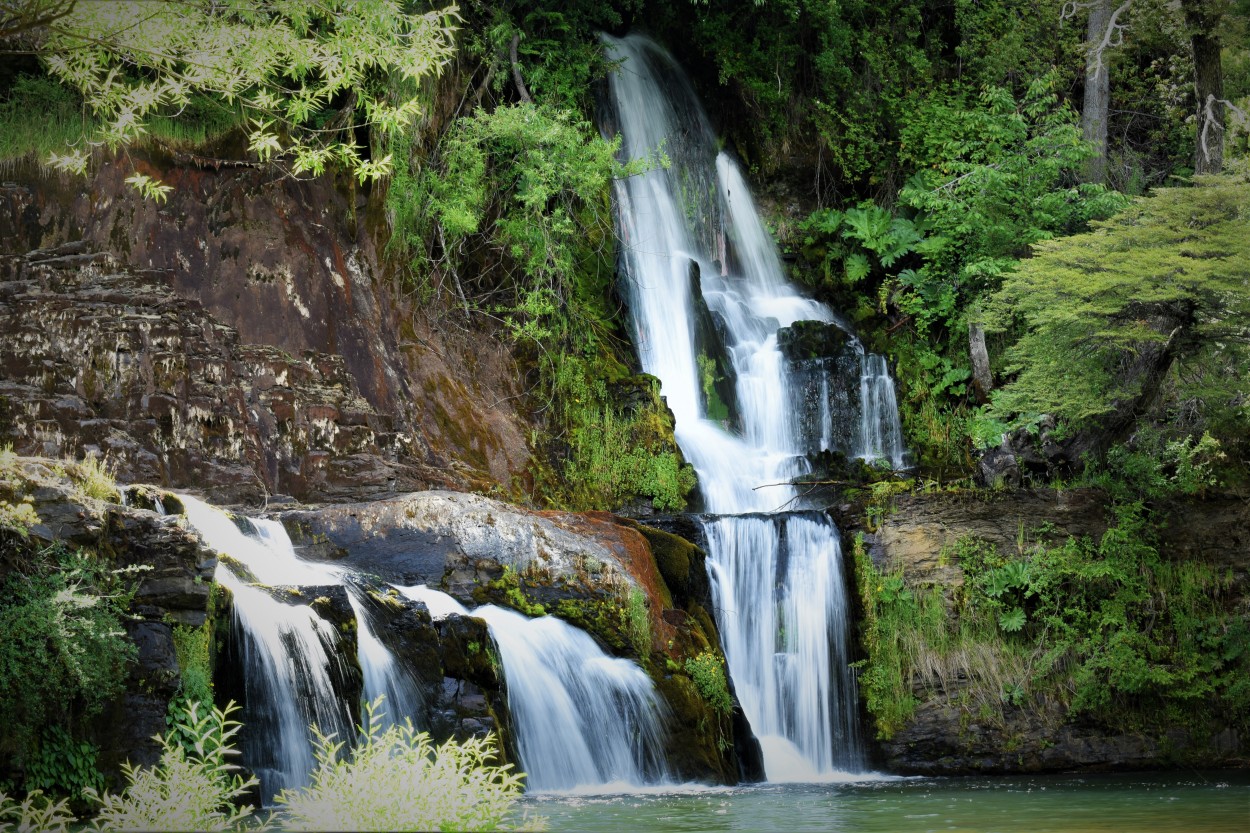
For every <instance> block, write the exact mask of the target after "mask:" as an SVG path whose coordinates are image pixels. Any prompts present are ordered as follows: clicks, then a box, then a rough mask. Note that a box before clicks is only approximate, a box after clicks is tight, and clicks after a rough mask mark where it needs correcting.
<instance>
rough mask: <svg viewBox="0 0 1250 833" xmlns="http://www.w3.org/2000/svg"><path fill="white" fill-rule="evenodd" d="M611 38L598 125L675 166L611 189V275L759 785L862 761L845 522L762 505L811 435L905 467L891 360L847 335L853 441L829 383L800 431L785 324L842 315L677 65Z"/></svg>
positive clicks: (632, 42)
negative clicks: (683, 475) (782, 253)
mask: <svg viewBox="0 0 1250 833" xmlns="http://www.w3.org/2000/svg"><path fill="white" fill-rule="evenodd" d="M604 41H605V43H606V45H607V50H608V53H609V57H610V58H611V59H612V60H614V61H621V62H622V63H621V65H620V68H619V69H618V70H617V71H615V72H614V73H613V74H612V75H611V77H610V79H609V106H608V108H606V115H605V117H604V119H603V123H604V131H605V133H613V132H619V133H620V134H621V135H622V136H623V143H622V147H623V154H624V155H625V156H626V157H629V158H634V157H640V156H644V155H646V154H647V153H648V152H650V151H652V150H654V149H655V148H657V147H663V148H664V149H665V152H666V153H667V154H668V155H669V157H670V159H671V161H672V165H671V167H669V168H668V169H666V170H665V169H655V170H652V171H649V172H648V173H646V174H643V175H639V176H633V177H629V178H626V179H622V180H619V181H618V182H617V183H616V186H615V198H616V207H617V215H618V228H619V235H620V239H621V243H622V252H621V268H622V271H623V273H624V275H625V279H626V294H627V299H628V303H629V308H630V315H631V321H632V324H633V329H634V336H635V342H636V345H637V347H638V353H639V356H640V359H641V362H642V367H643V370H644V371H646V372H647V373H650V374H652V375H655V376H657V377H659V378H660V380H661V383H662V393H663V395H664V396H665V398H666V400H667V402H668V405H669V407H670V408H671V409H672V411H673V413H674V416H675V417H676V436H677V441H678V444H679V445H680V446H681V449H682V451H683V453H684V454H685V456H686V458H687V459H688V460H689V461H690V462H691V463H692V464H693V465H694V467H695V469H696V471H697V472H698V475H699V487H700V490H701V493H702V497H703V504H704V509H705V511H707V512H708V513H711V517H709V518H708V519H707V520H706V521H705V524H704V526H705V532H706V534H707V545H708V555H709V560H708V572H709V574H710V577H711V580H712V585H713V594H714V596H715V603H716V606H717V610H716V616H717V622H718V625H719V626H720V629H721V634H722V640H723V642H724V647H725V655H726V658H727V660H728V663H729V670H730V674H731V676H732V679H733V683H734V686H735V689H736V691H737V695H738V697H739V700H740V701H741V703H742V706H743V710H744V712H745V713H746V716H747V718H748V720H749V721H750V723H751V726H752V728H753V730H754V731H755V733H756V735H757V736H758V737H759V739H760V742H761V746H762V747H763V750H764V766H765V770H766V773H767V776H768V778H769V780H775V781H809V780H828V779H831V778H834V777H837V776H838V775H839V774H844V773H846V772H857V771H862V769H863V767H864V766H865V762H864V753H863V744H862V741H861V739H860V736H859V732H858V721H857V717H856V715H857V707H856V692H855V684H854V678H853V676H852V674H851V672H850V670H849V668H848V667H847V665H848V662H849V650H848V645H849V642H848V616H847V602H846V591H845V583H844V581H843V579H842V570H843V566H842V557H841V551H840V547H839V543H838V532H837V530H836V528H834V526H833V525H832V524H831V523H829V522H828V521H827V520H826V519H825V518H824V517H823V516H821V515H816V514H814V513H812V514H807V513H804V514H798V515H796V514H789V513H785V514H772V515H770V514H769V513H778V512H779V510H783V509H784V510H789V509H794V508H796V504H797V503H798V502H799V497H800V495H799V493H798V491H797V490H796V488H795V487H794V486H792V485H789V484H790V482H791V481H793V480H794V478H796V477H798V476H801V475H804V474H807V473H809V472H810V470H811V469H810V465H809V463H808V461H807V458H806V457H805V456H804V450H805V448H808V447H810V446H812V445H813V444H817V445H822V446H823V447H824V448H829V447H830V446H831V445H832V444H837V442H838V441H839V440H844V442H843V443H842V445H843V446H844V447H846V448H848V449H850V450H851V451H852V455H853V456H858V457H861V458H863V459H865V460H868V461H874V460H884V461H887V462H889V463H890V464H892V465H893V466H895V467H899V466H901V465H903V462H904V449H903V446H902V439H901V432H900V431H899V428H898V416H897V411H896V409H895V408H894V394H893V382H892V381H891V380H890V377H889V374H888V372H887V371H886V366H885V362H884V359H882V358H881V357H879V356H872V355H865V353H864V351H863V348H862V346H860V344H859V342H858V340H856V339H854V337H853V336H851V337H850V343H851V346H852V349H853V350H854V351H856V353H855V355H856V356H858V361H857V362H856V364H857V365H858V366H859V375H860V385H859V397H858V399H859V401H858V403H856V405H857V407H858V409H859V412H858V417H857V418H856V419H852V420H843V422H844V423H848V424H853V425H856V426H858V429H857V430H856V435H855V436H854V437H850V438H839V437H835V436H833V429H832V425H833V417H834V413H833V409H834V407H835V406H834V404H833V403H832V402H831V398H830V395H829V384H828V380H827V379H822V380H821V384H820V385H819V386H818V390H820V391H822V393H823V401H822V402H821V403H819V407H818V408H816V409H815V411H814V413H815V414H816V415H817V419H818V421H819V422H820V424H819V425H815V426H806V427H805V426H803V425H801V424H800V420H799V418H798V416H797V413H798V408H796V406H795V395H796V391H795V390H794V385H795V382H794V381H793V380H792V372H793V368H792V367H791V363H790V362H789V360H788V359H787V358H786V357H785V356H784V355H783V353H782V351H781V349H780V348H779V346H778V331H779V330H781V329H782V328H784V327H789V326H790V325H792V324H794V323H795V322H798V321H818V322H822V323H825V324H835V325H837V326H839V327H841V328H843V329H847V328H846V325H845V324H844V322H842V321H840V320H839V319H838V317H837V316H836V315H835V314H834V313H833V312H832V310H830V309H829V308H828V307H826V306H824V305H823V304H820V303H818V302H816V301H814V300H812V299H810V298H807V297H805V296H803V295H802V294H801V293H799V292H798V291H797V290H796V289H795V288H794V287H793V286H792V285H791V284H790V283H789V282H788V281H787V280H786V279H785V275H784V271H783V269H782V263H781V259H780V257H779V256H778V253H777V249H776V245H775V243H774V241H773V240H772V238H771V236H770V235H769V234H768V232H767V230H766V229H765V228H764V225H763V223H762V222H761V220H760V217H759V214H758V212H757V211H756V208H755V205H754V203H753V201H752V198H751V193H750V189H749V188H748V186H747V184H746V181H745V180H744V178H743V176H742V173H741V170H740V168H739V167H738V165H737V163H736V162H735V161H734V160H733V159H732V158H731V157H730V156H729V155H728V154H726V153H724V152H717V150H716V143H715V137H714V135H713V133H712V131H711V128H710V127H709V125H708V123H707V119H706V116H705V115H704V114H703V111H702V109H701V107H700V105H699V103H698V100H697V99H696V97H695V96H694V93H693V91H692V90H691V88H690V86H689V83H688V82H687V81H686V79H685V76H684V74H683V73H682V71H681V69H680V68H679V67H678V66H677V65H676V64H675V62H674V61H673V60H672V58H671V57H670V56H669V55H668V54H667V53H665V52H664V51H663V50H662V49H660V48H659V47H658V46H656V45H655V44H654V43H652V42H650V41H649V40H647V39H645V38H642V37H640V36H636V35H631V36H629V37H627V38H624V39H618V38H613V37H607V36H605V37H604ZM692 262H693V263H695V264H697V273H698V275H699V276H700V278H699V290H698V291H697V292H696V288H695V282H694V280H693V279H692V268H691V263H692ZM701 307H705V308H706V310H707V312H708V313H710V315H711V316H713V317H714V318H715V319H716V320H717V321H719V322H720V324H721V330H722V332H723V334H724V348H725V352H726V353H727V359H728V361H729V363H730V364H731V365H732V367H733V370H734V374H735V377H736V386H735V391H734V393H735V403H734V406H736V410H737V416H738V422H739V425H740V430H737V431H730V430H728V429H727V428H726V427H725V426H724V425H722V424H721V423H720V422H717V421H713V420H710V419H708V418H707V407H706V402H705V400H706V398H707V396H708V394H707V392H706V391H704V390H703V389H702V386H701V385H702V383H701V378H700V369H699V359H698V357H699V355H700V351H701V350H703V351H706V350H707V349H708V346H707V345H706V344H700V343H699V335H698V333H697V323H696V322H697V318H698V315H699V310H700V308H701ZM848 333H849V331H848ZM704 361H705V362H706V361H707V359H706V357H705V358H704ZM805 433H806V436H805Z"/></svg>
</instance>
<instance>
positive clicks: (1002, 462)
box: [977, 441, 1020, 489]
mask: <svg viewBox="0 0 1250 833" xmlns="http://www.w3.org/2000/svg"><path fill="white" fill-rule="evenodd" d="M977 482H978V483H979V484H981V485H982V486H987V487H989V488H991V489H1001V488H1004V487H1008V486H1019V485H1020V464H1019V463H1018V462H1017V460H1016V455H1015V454H1014V453H1013V452H1012V450H1011V446H1010V444H1008V443H1007V442H1005V441H1004V442H1003V444H1002V445H1001V446H999V447H998V448H991V449H987V450H986V451H985V452H984V453H983V454H982V455H981V459H979V460H978V461H977Z"/></svg>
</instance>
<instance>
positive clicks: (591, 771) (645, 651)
mask: <svg viewBox="0 0 1250 833" xmlns="http://www.w3.org/2000/svg"><path fill="white" fill-rule="evenodd" d="M183 500H184V503H185V506H186V512H187V516H188V520H189V521H190V522H191V523H192V525H193V526H194V527H195V528H196V529H198V530H199V531H200V533H201V534H202V535H203V536H204V537H205V538H206V539H207V540H208V541H209V543H210V544H211V545H212V546H213V547H215V548H217V549H218V550H219V551H220V552H221V563H220V564H219V566H218V568H217V580H218V582H219V583H220V584H221V586H222V587H223V588H225V589H226V590H227V591H229V598H230V610H231V613H230V617H229V619H230V621H229V624H228V626H227V628H228V637H227V639H226V650H225V651H224V653H223V656H222V658H221V663H220V664H221V665H222V666H224V668H225V670H224V672H223V674H222V675H221V677H222V679H221V682H220V683H219V697H234V698H236V699H238V700H240V701H241V702H242V704H243V713H242V718H241V719H242V722H243V724H244V727H245V729H244V732H243V734H242V735H241V738H242V741H243V751H244V763H245V764H246V765H247V766H248V767H249V768H252V769H254V770H255V771H256V772H257V774H258V775H260V777H261V781H262V794H264V795H273V794H275V793H276V792H277V791H278V790H281V789H284V788H297V787H299V786H302V785H303V784H304V783H305V782H306V780H307V778H308V774H309V772H310V771H311V767H312V765H313V759H312V754H311V749H312V747H311V739H310V735H309V732H308V725H309V724H310V723H316V724H317V725H318V726H319V727H320V728H321V730H322V731H323V732H325V733H330V732H334V733H336V734H337V736H338V737H339V738H350V737H352V736H353V731H352V727H353V725H354V724H355V723H356V722H357V721H358V717H359V714H360V709H361V706H362V704H363V703H366V702H371V701H372V700H373V699H374V698H375V697H377V696H378V695H385V696H386V706H385V709H386V712H387V715H388V717H389V718H391V719H403V718H408V719H411V720H412V721H413V723H414V724H415V725H416V727H417V728H418V729H422V730H428V731H431V732H432V733H433V734H434V735H435V737H448V736H457V735H458V736H464V735H466V734H476V733H480V732H483V731H485V730H487V729H491V728H494V729H497V730H498V731H499V732H500V734H501V736H502V742H503V750H502V751H503V754H504V756H505V758H506V759H509V760H512V761H513V762H514V763H516V764H517V766H518V768H519V769H520V770H521V771H524V772H526V773H528V775H529V780H528V786H529V788H530V789H533V790H540V791H551V790H556V791H567V790H573V789H576V790H579V791H591V792H598V791H604V790H621V789H637V788H640V787H642V786H645V785H650V784H659V783H665V782H668V781H670V780H672V779H674V778H676V777H680V778H682V779H691V778H695V779H699V780H704V781H722V782H723V781H726V780H728V781H733V780H736V777H735V775H734V770H733V767H732V764H731V762H730V759H729V758H727V757H726V754H727V752H728V751H729V750H730V749H731V747H732V736H728V737H726V736H724V735H716V734H715V733H714V732H715V731H716V730H718V729H722V728H723V727H721V722H720V720H719V719H718V718H717V717H716V716H714V715H710V714H708V713H706V712H703V713H699V712H700V706H701V707H702V708H703V709H706V708H707V707H706V705H702V704H701V703H699V702H698V701H697V699H696V702H695V703H693V704H692V703H691V702H689V698H687V699H686V700H682V699H681V698H678V700H677V701H673V704H672V706H670V701H672V700H673V698H672V695H673V692H674V690H675V689H674V688H673V686H674V685H675V684H676V683H677V681H675V680H673V679H672V678H673V677H674V676H676V675H674V674H672V673H671V669H670V670H669V671H668V672H666V673H664V675H663V676H664V677H666V678H668V679H664V680H660V681H657V680H654V679H653V678H652V677H653V675H658V674H659V672H658V671H656V670H655V669H656V668H657V664H658V663H659V662H662V660H659V659H658V658H657V656H656V655H653V653H652V650H653V646H654V644H655V643H656V642H657V641H658V640H659V639H660V638H664V640H665V642H664V643H663V644H664V645H665V650H668V651H674V650H680V647H679V646H680V645H682V644H684V643H686V642H690V641H691V640H693V644H696V645H697V644H702V645H703V646H704V647H703V650H714V649H713V648H711V646H712V645H715V634H714V633H713V635H712V640H713V641H712V642H711V643H709V641H708V639H707V638H706V636H704V635H703V633H702V630H701V628H699V627H698V626H697V625H696V626H692V625H691V624H689V623H688V622H687V621H686V617H685V615H684V614H682V615H681V616H678V617H670V616H667V615H665V616H661V615H660V613H661V612H662V611H663V610H668V609H669V606H670V605H671V604H672V603H673V595H674V594H673V593H672V592H671V591H669V590H668V588H667V586H666V585H665V583H664V580H663V578H662V577H660V576H659V575H658V573H657V572H656V567H655V563H654V556H653V555H652V552H651V550H650V548H649V547H648V546H647V544H646V538H645V537H644V535H643V534H642V533H641V532H639V531H637V530H635V529H631V528H629V527H626V526H617V527H616V530H617V532H616V536H617V540H615V541H614V540H613V539H612V538H611V537H609V535H608V534H607V533H606V532H605V531H604V530H603V529H602V528H603V527H605V526H609V525H611V526H615V525H612V524H610V522H609V521H607V519H606V518H596V517H581V516H559V515H557V516H553V517H551V518H548V517H542V516H540V515H537V514H534V513H529V512H525V511H524V510H520V509H518V508H516V507H512V506H508V505H507V504H503V503H500V502H498V501H493V500H490V499H487V498H481V497H477V496H473V495H467V494H461V493H451V492H422V493H414V494H411V495H408V496H405V497H403V498H397V499H395V500H390V501H378V502H375V503H370V504H350V505H341V506H334V507H327V508H323V509H320V510H294V511H288V512H285V513H283V514H282V515H281V516H280V517H281V522H279V521H277V520H266V519H254V518H245V517H231V516H228V515H227V514H225V513H223V512H221V511H219V510H217V509H214V508H213V507H211V506H208V505H207V504H203V503H201V502H200V501H198V500H196V499H194V498H189V497H188V498H184V499H183ZM572 526H579V527H581V530H580V531H579V530H575V529H572V528H570V527H572ZM288 528H289V529H290V530H292V532H293V533H294V536H295V540H296V543H295V544H293V543H292V540H291V538H290V537H288V534H287V529H288ZM596 529H598V530H599V531H598V532H597V533H595V534H587V530H590V531H594V530H596ZM652 534H654V535H663V533H658V532H653V533H652ZM620 540H628V541H630V542H632V544H634V547H633V549H632V550H631V549H630V548H628V547H626V548H619V549H618V547H619V541H620ZM621 554H624V555H625V556H626V558H622V557H621ZM640 570H641V571H649V574H645V575H643V576H642V577H641V580H640V578H639V577H637V576H636V575H635V574H636V573H638V572H639V571H640ZM427 585H429V586H427ZM431 586H439V587H443V588H446V590H447V591H448V592H443V591H441V590H434V589H430V587H431ZM492 598H493V599H494V600H495V601H497V602H498V603H499V604H491V603H490V602H491V600H492ZM653 598H654V601H652V599H653ZM540 599H541V600H542V601H540ZM500 605H506V606H507V607H511V608H513V609H512V610H508V609H506V608H505V607H503V606H500ZM469 606H473V607H472V609H470V607H469ZM548 608H550V609H551V612H559V613H561V614H562V615H563V616H564V617H566V618H571V619H574V620H579V621H581V622H582V623H583V624H585V625H587V626H589V627H590V628H591V630H592V631H593V632H594V635H593V636H592V635H591V634H590V633H587V632H586V631H584V630H582V629H580V628H579V627H576V626H575V625H573V624H569V623H568V622H565V621H563V620H562V619H561V618H557V616H555V615H548ZM650 608H654V612H652V611H651V610H650ZM518 611H523V612H524V615H523V613H521V612H518ZM673 612H674V613H676V611H673ZM671 618H675V620H676V621H678V622H680V623H681V624H680V625H674V624H673V623H671V622H669V621H668V619H671ZM639 629H640V630H641V631H642V632H641V633H637V631H638V630H639ZM696 631H697V632H698V633H697V635H696V633H695V632H696ZM622 635H625V636H624V640H623V641H622ZM605 636H606V637H607V638H605ZM675 646H678V647H675ZM605 648H608V649H609V650H612V649H615V650H616V652H617V653H618V656H612V655H611V654H610V653H608V652H605ZM676 656H678V657H680V656H681V654H680V653H678V654H676ZM635 659H637V660H639V661H641V662H643V663H645V664H646V665H647V666H648V667H649V668H650V669H651V670H652V673H650V674H649V673H648V671H646V670H644V669H643V667H641V666H640V665H639V664H638V662H636V661H635ZM665 664H666V665H667V664H668V663H665ZM676 667H680V666H676ZM677 690H680V686H678V689H677ZM696 697H697V695H696ZM692 705H693V707H694V708H695V714H693V715H691V714H690V709H691V708H692ZM679 717H680V718H681V719H680V720H679V719H678V718H679ZM691 717H693V718H695V720H694V722H693V723H687V720H688V719H689V718H691ZM726 731H727V730H726ZM718 737H720V738H721V739H722V740H721V743H720V744H718V742H717V738H718Z"/></svg>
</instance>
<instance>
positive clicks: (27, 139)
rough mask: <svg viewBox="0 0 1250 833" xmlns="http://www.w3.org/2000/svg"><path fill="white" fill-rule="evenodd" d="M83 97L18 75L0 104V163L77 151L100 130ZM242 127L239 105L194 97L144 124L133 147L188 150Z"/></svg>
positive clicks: (49, 82)
mask: <svg viewBox="0 0 1250 833" xmlns="http://www.w3.org/2000/svg"><path fill="white" fill-rule="evenodd" d="M99 124H100V123H99V121H98V120H97V119H96V118H95V117H94V116H93V115H92V113H91V111H90V108H89V107H87V105H86V104H84V103H83V100H82V97H81V96H79V95H78V94H77V93H76V92H75V91H74V90H72V89H70V88H69V87H67V86H65V85H64V84H62V83H61V82H59V81H57V80H56V79H55V78H49V77H47V76H40V75H20V76H18V77H17V78H16V79H15V80H14V82H13V86H12V87H11V88H10V90H9V91H8V95H7V96H5V97H4V98H3V99H2V100H0V162H9V163H12V162H14V161H16V160H18V159H22V158H24V157H26V156H29V155H32V154H33V155H34V156H35V157H36V158H37V159H39V160H40V161H42V160H44V159H46V158H47V157H48V156H49V155H50V154H53V153H64V152H65V150H66V148H67V147H70V146H77V147H80V146H81V145H82V144H83V143H84V142H86V141H87V140H88V139H89V138H90V137H91V135H92V133H93V132H94V131H95V129H96V128H97V127H98V126H99ZM241 124H243V117H242V114H241V111H240V110H239V108H238V107H237V106H231V105H227V104H225V103H223V102H220V101H217V100H215V99H213V98H210V97H208V96H195V97H193V98H192V99H191V101H190V102H189V103H188V104H187V105H186V107H184V108H182V109H181V110H179V111H177V112H171V113H165V114H162V115H159V116H157V117H155V118H153V119H151V120H150V121H148V123H147V136H146V138H145V139H143V140H140V141H139V142H138V143H137V144H138V146H140V147H142V146H143V145H144V144H145V143H158V144H161V145H164V146H166V147H172V148H174V149H177V150H190V149H193V148H195V147H199V146H202V145H204V144H206V143H208V142H210V141H213V140H215V139H218V138H220V137H222V136H223V135H225V134H226V133H228V132H229V131H230V130H232V129H234V128H235V127H238V126H240V125H241Z"/></svg>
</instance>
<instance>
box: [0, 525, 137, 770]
mask: <svg viewBox="0 0 1250 833" xmlns="http://www.w3.org/2000/svg"><path fill="white" fill-rule="evenodd" d="M29 557H30V560H31V563H30V565H29V566H27V567H26V568H25V570H24V572H14V573H11V574H9V575H8V576H7V577H5V578H4V580H3V581H2V582H0V633H3V634H4V635H5V636H4V639H3V640H0V691H4V692H5V696H4V697H3V698H0V725H3V726H4V727H5V728H4V735H5V742H4V744H3V746H4V747H5V748H6V751H11V752H12V754H14V755H15V757H17V758H18V759H19V761H21V762H22V763H23V764H26V763H28V762H29V761H30V760H31V759H32V758H33V757H34V755H35V754H36V752H37V745H38V744H37V741H38V739H39V737H40V734H41V733H42V732H43V731H44V729H45V728H46V727H50V726H53V725H64V726H68V727H70V729H71V730H72V729H73V728H74V727H76V726H77V725H78V724H79V722H80V721H81V720H82V719H84V718H89V717H90V716H91V715H93V714H95V713H98V712H99V710H100V709H101V708H102V707H103V705H104V704H105V703H106V702H108V701H109V700H110V699H111V698H112V697H113V696H114V695H116V694H117V693H118V692H119V691H121V687H122V683H123V681H124V680H125V677H126V668H127V665H128V663H129V662H130V661H131V659H132V657H133V656H134V652H135V647H134V644H133V643H132V642H131V641H130V640H129V639H128V638H127V636H126V633H125V630H124V629H123V627H122V617H123V616H124V614H125V611H126V608H127V606H128V605H129V602H130V596H131V594H132V592H133V590H132V588H131V587H129V586H128V582H127V581H126V580H125V577H124V575H123V574H121V573H119V572H116V571H112V570H109V569H108V568H107V567H106V566H105V565H102V564H100V563H99V561H98V560H96V559H95V557H94V556H93V555H91V554H90V553H87V552H85V551H71V550H69V549H67V548H65V547H64V546H60V545H57V546H51V547H47V548H44V549H39V550H33V551H32V552H30V554H29Z"/></svg>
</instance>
